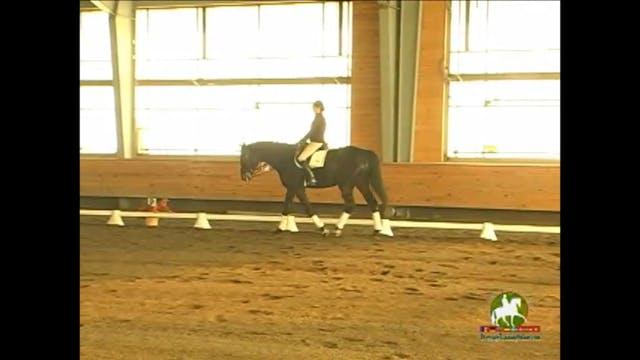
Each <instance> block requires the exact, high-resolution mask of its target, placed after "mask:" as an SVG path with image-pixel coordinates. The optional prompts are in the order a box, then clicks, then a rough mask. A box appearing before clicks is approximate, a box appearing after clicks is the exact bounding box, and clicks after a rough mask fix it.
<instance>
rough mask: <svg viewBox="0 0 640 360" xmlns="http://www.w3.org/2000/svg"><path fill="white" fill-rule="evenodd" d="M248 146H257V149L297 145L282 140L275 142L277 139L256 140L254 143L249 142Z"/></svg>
mask: <svg viewBox="0 0 640 360" xmlns="http://www.w3.org/2000/svg"><path fill="white" fill-rule="evenodd" d="M247 146H251V147H252V148H256V149H265V150H267V149H273V148H278V147H295V146H296V145H295V144H287V143H282V142H275V141H258V142H254V143H252V144H247Z"/></svg>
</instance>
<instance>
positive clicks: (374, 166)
mask: <svg viewBox="0 0 640 360" xmlns="http://www.w3.org/2000/svg"><path fill="white" fill-rule="evenodd" d="M302 146H303V145H302V144H285V143H278V142H256V143H253V144H248V145H247V144H243V145H242V148H241V151H240V177H241V179H242V180H243V181H247V182H248V181H250V180H251V179H252V178H254V177H255V176H258V175H260V174H263V173H265V172H268V171H271V170H275V171H276V172H277V173H278V176H279V177H280V182H281V183H282V186H284V188H285V190H286V191H285V196H284V204H283V208H282V216H283V220H282V221H281V225H280V226H279V230H281V231H284V230H286V225H284V224H285V222H286V220H285V219H286V217H289V216H291V205H292V203H293V199H294V197H297V198H298V199H299V200H300V201H301V202H302V203H303V204H304V206H305V208H306V213H307V215H308V216H309V217H311V218H312V219H313V222H314V223H315V225H316V227H317V228H318V229H319V230H320V231H321V232H322V234H323V235H325V236H326V235H329V230H327V229H326V227H325V225H324V223H323V222H322V220H320V219H319V218H318V216H317V214H316V213H315V210H314V209H313V206H312V205H311V203H310V201H309V198H308V197H307V193H306V189H307V188H329V187H338V189H339V190H340V194H341V195H342V199H343V200H344V207H343V212H342V214H341V216H340V219H339V220H338V223H337V224H336V231H335V234H336V235H337V236H340V235H341V234H342V230H343V228H344V226H345V225H346V223H347V221H348V219H349V217H350V216H351V213H352V212H353V210H354V209H355V206H356V203H355V200H354V197H353V191H354V188H357V189H358V191H360V193H361V194H362V196H363V197H364V199H365V200H366V202H367V205H368V207H369V209H370V210H371V214H372V215H371V216H372V218H373V223H374V232H375V233H377V234H381V235H386V236H393V233H392V231H391V228H390V225H389V220H388V216H387V203H388V200H387V193H386V190H385V186H384V182H383V179H382V172H381V165H380V160H379V158H378V156H377V155H376V154H375V153H374V152H373V151H371V150H367V149H362V148H359V147H355V146H346V147H342V148H336V149H330V150H327V148H326V144H325V146H323V148H322V149H321V150H319V151H317V152H316V153H315V154H314V155H313V156H316V155H321V156H324V162H323V163H322V164H319V165H316V166H317V167H316V168H315V169H313V172H314V175H315V179H316V183H315V184H314V185H313V186H310V185H308V184H307V182H306V176H305V172H304V170H303V169H302V168H301V167H300V164H299V163H298V162H297V160H296V157H297V155H298V154H299V152H300V151H301V148H302ZM323 151H324V152H325V153H322V152H323ZM313 156H312V158H311V159H310V160H309V161H310V162H311V163H312V164H313V163H314V161H313V160H314V159H313ZM376 197H377V198H376ZM378 200H379V201H378Z"/></svg>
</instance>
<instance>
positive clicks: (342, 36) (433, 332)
mask: <svg viewBox="0 0 640 360" xmlns="http://www.w3.org/2000/svg"><path fill="white" fill-rule="evenodd" d="M559 63H560V4H559V1H540V2H538V1H475V0H473V1H464V0H461V1H412V0H409V1H406V0H402V1H397V0H389V1H374V0H370V1H365V0H360V1H359V0H355V1H311V0H307V1H305V0H299V1H279V0H273V1H266V0H262V1H230V0H219V1H214V0H210V1H209V0H202V1H191V0H183V1H161V0H158V1H142V0H140V1H106V0H101V1H93V0H92V1H88V0H87V1H80V309H79V312H80V357H81V359H87V360H94V359H161V360H163V359H196V360H198V359H207V360H209V359H222V360H225V359H277V360H281V359H282V360H298V359H346V360H358V359H380V360H383V359H388V360H391V359H427V360H430V359H433V360H467V359H486V360H495V359H517V358H527V359H545V360H547V359H559V358H560V65H559ZM318 124H321V125H318ZM310 129H311V130H310ZM318 129H320V130H318ZM305 134H307V135H308V136H306V135H305ZM309 134H311V135H309ZM318 134H320V135H318ZM301 139H302V140H301ZM314 144H317V145H318V147H319V146H320V145H322V144H325V145H326V146H327V147H328V152H327V151H326V150H325V149H324V148H320V150H317V151H315V152H313V155H311V156H310V157H305V156H306V154H310V153H311V150H315V149H316V148H313V149H312V148H311V147H312V146H314ZM296 145H297V146H296ZM309 149H311V150H309ZM307 151H308V153H307ZM314 180H317V184H316V185H314V182H313V181H314Z"/></svg>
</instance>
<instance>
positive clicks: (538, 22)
mask: <svg viewBox="0 0 640 360" xmlns="http://www.w3.org/2000/svg"><path fill="white" fill-rule="evenodd" d="M450 24H451V28H450V36H451V39H450V59H449V80H450V84H449V112H448V139H447V140H448V150H447V155H448V157H449V158H452V159H455V158H484V159H488V158H511V159H551V160H559V159H560V79H559V78H560V2H559V1H454V2H452V3H451V21H450Z"/></svg>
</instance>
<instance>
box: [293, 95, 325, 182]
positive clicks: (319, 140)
mask: <svg viewBox="0 0 640 360" xmlns="http://www.w3.org/2000/svg"><path fill="white" fill-rule="evenodd" d="M323 111H324V105H323V104H322V101H320V100H318V101H316V102H314V103H313V112H314V113H315V114H316V116H315V118H314V119H313V122H312V123H311V130H309V132H308V133H307V134H306V135H305V136H304V137H303V138H302V139H301V140H300V143H305V142H306V141H307V139H308V140H309V143H308V144H307V146H306V147H305V148H304V150H302V152H301V153H300V155H299V156H298V162H299V163H300V165H302V167H303V168H304V170H305V172H306V174H307V183H309V184H310V185H315V184H316V178H315V176H314V175H313V171H311V168H310V167H309V161H308V159H309V157H310V156H311V155H312V154H313V153H314V152H315V151H316V150H318V149H320V148H321V147H322V145H324V131H325V128H326V127H327V123H326V121H325V120H324V116H323V115H322V112H323Z"/></svg>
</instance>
